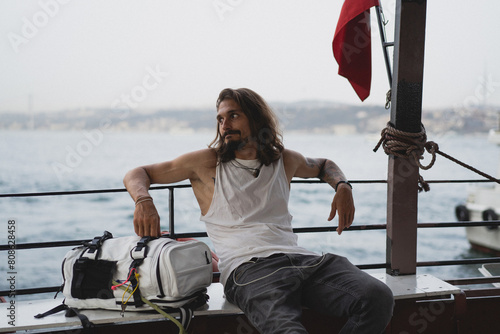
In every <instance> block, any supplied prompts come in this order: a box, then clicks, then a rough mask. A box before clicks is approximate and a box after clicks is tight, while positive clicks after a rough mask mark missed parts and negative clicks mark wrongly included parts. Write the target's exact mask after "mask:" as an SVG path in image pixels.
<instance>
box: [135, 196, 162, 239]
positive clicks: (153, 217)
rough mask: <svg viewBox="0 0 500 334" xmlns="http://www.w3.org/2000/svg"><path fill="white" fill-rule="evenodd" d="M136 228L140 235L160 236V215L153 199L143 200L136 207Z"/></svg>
mask: <svg viewBox="0 0 500 334" xmlns="http://www.w3.org/2000/svg"><path fill="white" fill-rule="evenodd" d="M134 230H135V233H136V234H137V235H138V236H140V237H146V236H151V237H159V236H160V235H161V231H160V216H159V215H158V211H156V207H155V205H154V204H153V201H145V202H141V203H139V204H138V205H136V207H135V212H134Z"/></svg>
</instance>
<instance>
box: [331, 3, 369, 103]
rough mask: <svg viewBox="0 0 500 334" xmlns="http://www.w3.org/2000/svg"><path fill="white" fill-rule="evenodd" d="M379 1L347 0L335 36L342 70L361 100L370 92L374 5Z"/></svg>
mask: <svg viewBox="0 0 500 334" xmlns="http://www.w3.org/2000/svg"><path fill="white" fill-rule="evenodd" d="M378 5H379V1H378V0H345V1H344V5H343V6H342V11H341V12H340V17H339V22H338V23H337V29H336V30H335V35H334V37H333V43H332V47H333V55H334V56H335V59H336V60H337V63H338V64H339V74H340V75H341V76H343V77H346V78H347V79H348V80H349V82H350V83H351V85H352V87H353V88H354V90H355V91H356V94H358V96H359V98H360V99H361V101H363V100H365V99H366V98H367V97H368V96H369V95H370V86H371V81H372V60H371V58H372V52H371V34H370V8H371V7H373V6H378Z"/></svg>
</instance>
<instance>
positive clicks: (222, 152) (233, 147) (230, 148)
mask: <svg viewBox="0 0 500 334" xmlns="http://www.w3.org/2000/svg"><path fill="white" fill-rule="evenodd" d="M228 134H239V135H240V139H237V140H229V141H227V142H226V141H225V137H226V135H228ZM223 139H224V142H223V143H222V145H221V147H220V148H219V150H218V155H219V158H220V161H221V162H227V161H230V160H233V159H234V158H235V157H236V151H238V150H241V149H242V148H243V147H244V146H245V145H246V141H245V140H243V139H241V133H240V132H239V131H228V132H226V133H224V135H223Z"/></svg>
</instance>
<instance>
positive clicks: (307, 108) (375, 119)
mask: <svg viewBox="0 0 500 334" xmlns="http://www.w3.org/2000/svg"><path fill="white" fill-rule="evenodd" d="M272 107H273V109H274V111H275V112H276V114H277V115H278V117H279V120H280V125H281V127H282V129H284V131H285V132H288V131H303V132H319V133H338V134H345V133H378V132H380V130H381V129H382V128H384V127H385V125H386V123H387V121H388V120H389V118H390V111H389V110H386V109H385V108H384V107H383V106H370V105H362V104H360V105H345V104H338V103H333V102H321V101H302V102H297V103H286V104H285V103H274V104H272ZM215 115H216V113H215V110H214V109H209V108H207V109H175V110H154V111H147V112H145V111H136V110H116V109H87V110H66V111H60V112H56V113H54V112H51V113H36V114H32V115H30V114H19V113H4V114H0V129H4V130H5V129H10V130H83V129H95V128H106V129H109V130H114V131H204V130H209V131H213V130H214V129H215ZM423 123H424V125H425V126H426V129H427V132H442V131H454V132H459V133H472V132H486V131H488V130H489V129H491V128H494V127H496V126H497V110H496V109H494V108H489V109H475V110H454V109H442V110H424V111H423Z"/></svg>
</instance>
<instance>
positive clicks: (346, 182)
mask: <svg viewBox="0 0 500 334" xmlns="http://www.w3.org/2000/svg"><path fill="white" fill-rule="evenodd" d="M341 183H345V184H347V185H348V186H349V187H351V189H352V185H351V184H350V183H349V181H339V182H337V184H336V185H335V192H337V188H338V187H339V184H341Z"/></svg>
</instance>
